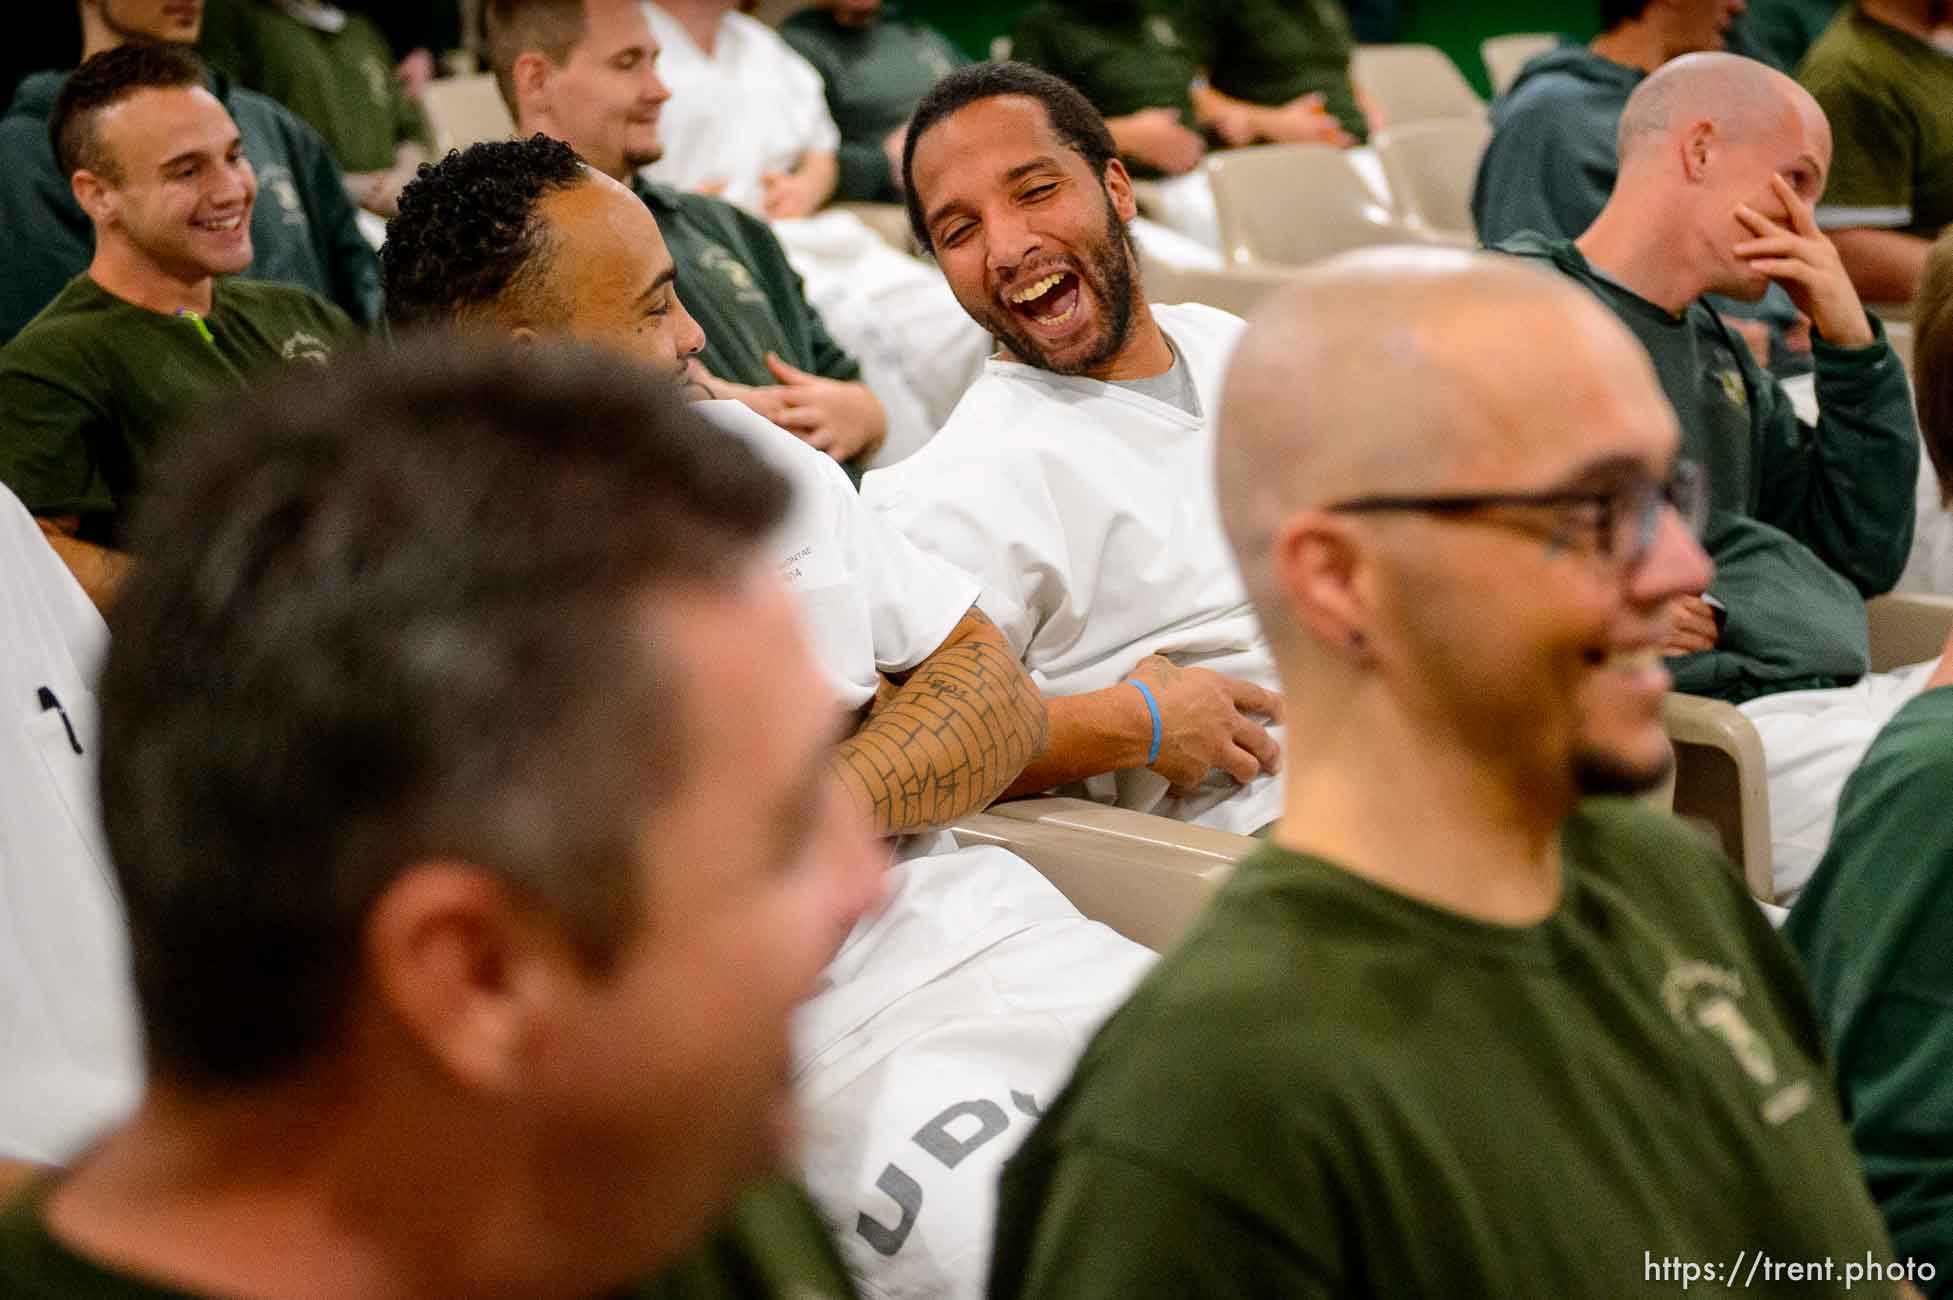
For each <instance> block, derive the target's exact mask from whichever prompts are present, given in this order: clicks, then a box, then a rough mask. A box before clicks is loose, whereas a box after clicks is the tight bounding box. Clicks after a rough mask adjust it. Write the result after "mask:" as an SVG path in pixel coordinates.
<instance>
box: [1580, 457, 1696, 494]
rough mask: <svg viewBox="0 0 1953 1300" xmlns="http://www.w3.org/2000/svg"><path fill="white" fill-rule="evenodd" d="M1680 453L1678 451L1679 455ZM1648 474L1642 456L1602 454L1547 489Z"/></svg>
mask: <svg viewBox="0 0 1953 1300" xmlns="http://www.w3.org/2000/svg"><path fill="white" fill-rule="evenodd" d="M1679 454H1680V453H1679V452H1678V453H1677V455H1679ZM1670 459H1671V460H1672V459H1673V457H1670ZM1647 476H1648V463H1647V462H1646V461H1644V460H1643V459H1641V457H1639V456H1633V455H1629V454H1628V453H1626V452H1616V453H1614V454H1613V455H1610V456H1602V457H1599V458H1598V459H1595V460H1590V461H1588V462H1587V463H1586V464H1584V465H1581V466H1580V467H1578V468H1577V469H1575V470H1573V471H1572V472H1571V473H1569V474H1567V475H1565V476H1564V477H1562V478H1561V479H1559V480H1558V481H1557V482H1556V483H1555V484H1553V485H1552V486H1551V487H1549V488H1548V489H1547V490H1548V491H1553V490H1554V489H1556V488H1562V487H1564V488H1577V487H1584V486H1586V485H1588V484H1593V483H1603V482H1607V481H1609V480H1615V479H1622V478H1629V477H1637V478H1644V479H1645V478H1646V477H1647Z"/></svg>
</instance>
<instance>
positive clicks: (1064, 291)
mask: <svg viewBox="0 0 1953 1300" xmlns="http://www.w3.org/2000/svg"><path fill="white" fill-rule="evenodd" d="M1080 296H1081V286H1080V284H1079V281H1078V276H1077V275H1076V274H1074V273H1073V272H1071V271H1053V272H1051V273H1050V274H1049V275H1046V276H1043V277H1042V278H1040V279H1037V280H1034V281H1032V282H1031V283H1030V284H1027V285H1025V286H1024V287H1023V288H1022V289H1019V290H1017V292H1015V293H1012V294H1008V295H1006V296H1005V298H1004V301H1005V302H1006V303H1008V304H1009V305H1010V309H1011V310H1012V311H1014V312H1016V313H1017V314H1018V315H1019V316H1022V317H1023V318H1024V319H1026V320H1028V321H1030V322H1032V323H1033V324H1035V325H1038V326H1041V327H1042V328H1044V329H1056V328H1058V327H1059V326H1062V325H1069V324H1070V323H1071V321H1072V318H1073V317H1075V316H1077V315H1078V301H1079V298H1080Z"/></svg>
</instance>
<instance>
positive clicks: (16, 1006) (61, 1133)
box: [0, 487, 142, 1162]
mask: <svg viewBox="0 0 1953 1300" xmlns="http://www.w3.org/2000/svg"><path fill="white" fill-rule="evenodd" d="M107 648H108V628H107V627H106V626H105V625H104V624H103V622H102V618H101V615H99V614H97V613H96V612H95V607H94V606H93V605H91V604H90V603H89V601H88V597H87V596H85V595H83V594H82V590H81V587H80V586H79V585H78V584H77V583H76V582H75V580H74V578H73V576H72V575H70V574H69V572H68V570H67V566H65V565H64V564H62V562H61V560H60V557H58V556H57V555H55V553H54V551H53V549H52V548H51V547H49V546H48V544H47V539H46V538H45V536H43V534H42V533H41V530H40V526H39V525H38V524H36V523H35V522H34V519H33V517H32V516H30V515H29V514H28V513H27V511H26V509H25V508H23V507H22V506H21V504H20V502H19V501H18V500H16V499H15V498H14V496H13V495H12V494H11V493H10V492H8V491H7V490H6V489H5V488H4V487H0V1156H11V1157H14V1158H18V1159H28V1160H39V1161H55V1162H58V1161H64V1160H66V1159H68V1158H69V1157H71V1156H72V1155H73V1154H74V1153H75V1151H76V1149H77V1148H78V1147H80V1146H81V1145H82V1144H84V1143H85V1142H87V1141H88V1140H89V1139H90V1138H92V1137H94V1136H95V1135H96V1134H97V1133H98V1132H100V1131H101V1130H102V1129H104V1128H106V1127H108V1126H109V1125H111V1124H113V1123H115V1122H116V1121H118V1120H120V1119H122V1118H123V1117H124V1116H125V1115H126V1114H127V1113H128V1112H129V1111H130V1109H132V1108H133V1107H134V1105H135V1103H136V1100H137V1098H138V1097H139V1096H140V1093H141V1087H142V1065H141V1056H140V1047H139V1042H138V1036H137V1030H136V1014H135V993H134V990H133V988H132V987H131V985H130V982H129V973H128V965H129V954H128V940H127V937H126V930H125V927H124V924H123V920H122V909H121V903H120V900H119V898H118V896H117V894H116V890H115V885H114V883H113V880H112V878H111V876H110V874H109V855H108V849H107V846H106V844H105V843H104V841H103V838H102V830H101V815H100V813H99V811H98V809H97V804H96V795H95V759H96V755H97V751H98V747H99V738H100V728H99V727H98V726H97V724H96V710H95V692H94V685H95V674H96V672H97V670H98V669H99V668H100V665H101V658H102V655H103V653H104V652H105V651H106V650H107ZM43 688H45V689H46V690H48V691H49V692H51V693H52V696H53V698H54V699H55V700H57V701H58V702H59V705H60V708H59V709H58V710H56V709H44V708H43V707H42V700H41V697H40V692H41V690H42V689H43ZM64 712H65V714H66V719H65V725H64V719H63V716H62V714H63V713H64ZM70 725H71V726H72V727H73V728H74V739H75V741H78V742H79V743H80V745H81V747H82V750H83V753H81V754H77V753H75V752H74V744H73V743H71V742H70V739H69V734H68V726H70Z"/></svg>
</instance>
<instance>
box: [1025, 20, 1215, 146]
mask: <svg viewBox="0 0 1953 1300" xmlns="http://www.w3.org/2000/svg"><path fill="white" fill-rule="evenodd" d="M1201 53H1202V52H1201V48H1200V44H1199V39H1198V36H1197V34H1196V33H1194V32H1191V31H1188V30H1185V29H1184V25H1183V21H1182V19H1181V18H1180V16H1179V14H1178V12H1177V7H1174V6H1169V5H1168V4H1167V3H1166V0H1067V2H1063V3H1061V2H1060V0H1044V3H1042V4H1039V5H1038V6H1037V7H1035V8H1033V9H1032V10H1031V11H1030V12H1029V13H1026V14H1025V15H1024V17H1023V18H1022V19H1020V20H1019V22H1018V24H1017V30H1016V32H1015V33H1014V34H1013V35H1012V37H1011V49H1010V54H1011V57H1012V58H1013V59H1017V60H1019V61H1020V62H1024V63H1030V64H1035V65H1036V66H1037V67H1040V68H1043V69H1044V70H1045V71H1046V72H1049V73H1052V74H1054V75H1056V76H1059V77H1062V78H1064V79H1065V80H1066V81H1069V82H1070V83H1071V84H1072V85H1074V86H1076V87H1077V88H1078V90H1079V92H1080V93H1082V94H1083V95H1084V96H1085V98H1087V99H1089V100H1091V101H1092V106H1093V107H1094V108H1096V109H1098V110H1099V112H1100V113H1102V114H1104V115H1105V116H1106V117H1125V116H1127V115H1128V114H1132V113H1137V112H1139V111H1140V110H1141V109H1144V108H1170V109H1172V110H1174V111H1175V112H1177V113H1178V114H1179V115H1180V120H1181V122H1183V123H1185V124H1186V125H1187V126H1190V127H1196V129H1197V126H1196V123H1195V120H1194V111H1193V98H1192V91H1193V79H1194V73H1195V72H1196V71H1198V70H1199V67H1200V62H1201ZM1127 163H1128V165H1129V166H1132V168H1133V174H1134V175H1136V176H1149V177H1150V176H1157V175H1159V172H1158V170H1157V169H1156V168H1152V167H1149V166H1146V165H1145V164H1135V163H1133V161H1132V160H1131V159H1128V160H1127Z"/></svg>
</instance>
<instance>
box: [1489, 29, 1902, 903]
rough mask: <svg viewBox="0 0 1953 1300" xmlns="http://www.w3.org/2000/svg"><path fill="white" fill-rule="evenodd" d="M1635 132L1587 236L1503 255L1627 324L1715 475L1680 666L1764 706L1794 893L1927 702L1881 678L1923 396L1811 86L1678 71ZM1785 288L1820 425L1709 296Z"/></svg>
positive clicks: (1765, 75)
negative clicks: (1893, 723) (1853, 276)
mask: <svg viewBox="0 0 1953 1300" xmlns="http://www.w3.org/2000/svg"><path fill="white" fill-rule="evenodd" d="M1620 137H1621V178H1620V182H1619V184H1617V185H1616V186H1615V189H1614V195H1613V197H1612V199H1610V200H1609V202H1608V205H1607V207H1606V209H1605V210H1604V211H1603V212H1602V213H1601V215H1600V217H1599V219H1598V220H1596V221H1595V222H1594V224H1593V226H1592V227H1591V228H1590V229H1588V230H1587V232H1586V233H1585V234H1583V235H1581V236H1580V238H1579V239H1578V240H1576V241H1573V242H1571V243H1569V242H1566V241H1552V240H1544V239H1540V238H1537V237H1523V238H1520V239H1515V240H1511V241H1508V242H1507V243H1505V244H1502V245H1500V247H1501V248H1502V249H1504V250H1505V251H1507V252H1512V253H1517V254H1520V255H1522V256H1525V257H1528V258H1532V259H1535V260H1537V261H1539V262H1541V263H1543V264H1545V265H1548V266H1552V267H1554V268H1556V269H1557V270H1559V271H1561V272H1563V273H1565V274H1566V275H1569V276H1572V277H1573V278H1574V279H1576V280H1578V281H1579V282H1580V283H1581V284H1582V285H1584V286H1585V287H1586V288H1588V289H1589V290H1590V291H1592V292H1593V293H1594V294H1595V295H1596V296H1598V297H1599V298H1600V299H1601V301H1603V302H1605V303H1606V304H1607V305H1608V306H1609V307H1610V308H1612V309H1613V311H1614V312H1615V314H1616V315H1618V316H1620V318H1621V319H1622V320H1623V321H1624V322H1626V324H1627V326H1628V328H1629V329H1631V330H1632V331H1633V332H1634V335H1635V337H1636V338H1638V339H1640V340H1641V343H1642V345H1643V346H1644V347H1645V348H1647V350H1648V352H1649V354H1650V355H1651V356H1652V357H1653V358H1654V365H1655V371H1656V374H1657V375H1658V376H1659V377H1660V379H1661V382H1662V386H1663V388H1664V389H1665V390H1666V392H1667V394H1668V400H1669V402H1670V403H1671V404H1672V405H1673V406H1674V408H1675V411H1676V413H1677V415H1678V416H1679V417H1680V418H1681V421H1682V444H1683V447H1684V448H1685V449H1686V450H1687V452H1688V454H1689V456H1690V457H1692V458H1693V459H1695V460H1697V461H1699V462H1700V463H1701V464H1702V465H1703V466H1704V468H1705V469H1706V470H1707V471H1708V476H1709V485H1710V493H1711V503H1712V507H1713V509H1712V514H1711V519H1710V523H1709V532H1708V536H1707V545H1708V548H1709V554H1710V555H1711V556H1712V557H1714V559H1715V561H1716V566H1717V573H1716V579H1715V582H1714V583H1713V584H1712V585H1709V586H1708V587H1706V588H1705V589H1704V590H1702V591H1696V592H1689V593H1685V595H1684V596H1683V597H1682V598H1681V599H1679V600H1678V601H1677V607H1678V608H1677V612H1676V618H1675V622H1674V627H1673V631H1672V634H1671V636H1670V638H1669V640H1668V641H1667V642H1666V643H1665V644H1664V646H1663V651H1664V653H1666V654H1668V655H1672V656H1679V657H1678V658H1676V659H1675V661H1674V662H1673V664H1672V668H1673V671H1674V675H1675V681H1676V685H1677V687H1678V688H1679V689H1681V690H1684V691H1690V692H1693V693H1696V694H1700V695H1714V696H1718V697H1720V698H1722V699H1725V700H1729V701H1731V702H1734V703H1738V704H1741V705H1743V708H1744V711H1745V712H1746V713H1748V714H1749V715H1750V716H1751V719H1752V720H1753V721H1754V722H1755V723H1756V724H1757V727H1758V729H1759V730H1760V731H1761V732H1762V735H1763V742H1764V751H1765V753H1766V755H1767V756H1768V758H1769V761H1770V775H1771V790H1770V815H1771V821H1772V824H1773V825H1772V836H1771V837H1772V839H1773V841H1774V842H1775V846H1776V855H1775V862H1776V885H1777V889H1778V891H1779V892H1780V893H1789V892H1791V891H1794V890H1795V889H1796V888H1798V887H1799V886H1800V885H1802V883H1803V881H1804V880H1805V878H1806V877H1807V876H1808V875H1809V873H1810V869H1811V868H1812V867H1813V866H1814V865H1815V864H1816V861H1817V856H1818V854H1819V853H1821V852H1822V851H1823V847H1824V841H1825V839H1826V838H1828V832H1829V826H1830V818H1831V813H1832V810H1833V809H1834V807H1835V806H1836V802H1837V792H1838V789H1839V787H1840V786H1841V785H1842V784H1843V782H1844V777H1845V776H1846V774H1848V773H1849V772H1850V770H1851V768H1852V767H1853V766H1855V765H1856V763H1857V760H1858V756H1859V755H1860V754H1861V753H1862V752H1863V750H1864V746H1865V745H1866V744H1867V743H1869V741H1870V740H1871V737H1872V735H1873V733H1874V732H1876V731H1877V729H1878V727H1879V726H1880V725H1882V724H1883V723H1884V721H1885V719H1886V718H1888V717H1890V716H1891V712H1892V710H1893V709H1895V708H1897V707H1898V705H1899V703H1900V702H1901V701H1902V700H1903V698H1904V696H1905V695H1906V694H1908V693H1909V692H1910V691H1911V690H1915V689H1917V684H1918V675H1917V674H1916V673H1915V674H1914V675H1912V676H1909V677H1893V678H1887V677H1882V676H1881V677H1870V678H1867V677H1866V672H1867V669H1868V666H1869V664H1868V657H1869V653H1870V650H1869V642H1868V635H1869V634H1868V630H1867V627H1866V622H1865V598H1866V597H1868V596H1874V595H1877V594H1879V593H1881V592H1884V591H1887V590H1889V589H1890V588H1891V586H1892V584H1893V583H1894V582H1895V581H1896V580H1897V579H1898V576H1899V573H1900V570H1901V569H1902V568H1903V567H1904V565H1905V562H1906V557H1907V555H1908V552H1909V550H1910V547H1911V543H1912V527H1913V501H1914V489H1915V484H1916V481H1917V477H1918V472H1919V436H1918V432H1917V426H1916V424H1915V422H1914V420H1913V414H1912V402H1911V396H1910V394H1909V393H1908V391H1907V388H1906V379H1905V372H1904V370H1903V368H1902V367H1901V366H1900V363H1899V359H1898V357H1897V356H1896V355H1895V354H1894V353H1893V351H1892V349H1891V347H1890V346H1889V345H1888V344H1887V343H1886V341H1885V337H1884V333H1883V330H1882V327H1880V326H1878V325H1877V324H1876V323H1875V322H1874V321H1873V320H1872V319H1871V318H1870V317H1868V316H1867V315H1866V313H1865V310H1864V308H1863V307H1862V306H1861V305H1860V304H1859V301H1858V296H1857V294H1856V293H1854V292H1853V290H1852V286H1851V281H1850V279H1849V277H1847V276H1846V275H1845V273H1844V269H1843V267H1842V266H1841V265H1840V264H1839V260H1838V254H1837V252H1836V251H1835V250H1834V249H1833V248H1832V247H1831V245H1830V244H1829V242H1828V241H1826V239H1825V238H1824V236H1823V235H1822V234H1821V233H1820V232H1819V230H1818V228H1817V225H1816V223H1815V220H1814V218H1813V216H1812V210H1811V205H1812V204H1813V203H1814V202H1815V201H1816V199H1817V196H1818V195H1819V194H1820V193H1821V192H1822V191H1823V188H1824V177H1825V171H1826V168H1827V166H1828V164H1829V162H1830V157H1831V148H1830V132H1829V131H1828V130H1827V129H1826V126H1825V122H1824V114H1823V113H1822V112H1821V111H1820V110H1819V109H1818V107H1817V105H1816V104H1815V103H1814V102H1813V101H1812V100H1811V97H1810V96H1809V95H1807V94H1806V93H1805V92H1804V91H1803V90H1802V89H1800V88H1799V87H1798V85H1797V83H1796V82H1794V81H1792V80H1790V79H1789V78H1788V77H1786V76H1784V75H1783V74H1782V73H1780V72H1777V71H1775V70H1773V69H1771V68H1769V67H1768V66H1766V65H1764V64H1762V63H1758V62H1756V61H1754V60H1751V59H1743V58H1738V57H1736V56H1735V55H1729V54H1697V55H1690V56H1687V57H1685V58H1681V59H1677V60H1674V61H1673V62H1671V63H1668V64H1666V65H1665V66H1664V67H1662V69H1661V70H1660V71H1658V72H1656V73H1654V74H1653V75H1652V76H1650V77H1649V78H1648V79H1647V80H1646V81H1645V82H1643V83H1642V84H1641V85H1640V86H1639V87H1637V88H1636V90H1635V92H1634V94H1633V96H1632V97H1631V98H1630V99H1629V100H1628V105H1627V108H1626V110H1625V111H1624V112H1623V114H1622V118H1621V132H1620ZM1772 283H1775V284H1779V285H1781V286H1783V288H1784V290H1785V291H1786V292H1787V293H1788V294H1789V295H1790V297H1791V299H1792V301H1793V302H1795V303H1796V305H1797V307H1798V309H1799V310H1800V311H1802V312H1803V313H1804V314H1805V315H1807V316H1809V317H1810V319H1811V322H1812V326H1813V333H1814V336H1815V344H1814V352H1815V359H1816V365H1817V378H1816V385H1817V402H1818V407H1819V410H1820V412H1821V414H1820V415H1819V417H1818V420H1817V423H1816V424H1815V425H1814V426H1813V425H1808V424H1805V423H1803V422H1802V421H1801V420H1799V419H1798V417H1797V414H1796V412H1795V410H1794V409H1793V407H1792V405H1791V401H1790V398H1789V396H1788V395H1787V394H1786V393H1785V392H1784V390H1783V388H1782V386H1781V385H1780V384H1778V383H1777V381H1776V380H1774V379H1772V378H1771V377H1770V376H1769V375H1767V374H1765V373H1764V372H1763V371H1761V370H1760V369H1759V368H1758V367H1757V365H1756V364H1755V362H1754V361H1753V360H1752V359H1751V356H1750V352H1749V349H1748V348H1747V347H1745V346H1744V345H1743V344H1742V343H1741V342H1739V341H1738V340H1737V339H1736V338H1735V337H1734V335H1733V334H1732V333H1731V331H1730V330H1729V329H1728V328H1727V327H1726V326H1725V325H1724V324H1723V322H1722V321H1720V320H1719V319H1718V318H1717V317H1716V316H1715V314H1714V313H1713V312H1711V311H1710V310H1709V309H1708V308H1707V307H1706V306H1705V305H1703V304H1702V303H1701V302H1699V301H1698V300H1699V299H1700V298H1701V296H1702V295H1703V294H1704V293H1708V292H1715V293H1721V294H1725V295H1728V296H1730V297H1734V298H1747V299H1752V300H1754V299H1756V298H1758V297H1760V296H1761V295H1762V294H1763V292H1764V291H1765V289H1766V288H1767V287H1768V286H1769V285H1771V284H1772ZM1861 678H1863V679H1864V680H1863V681H1861V680H1860V679H1861ZM1853 683H1857V686H1856V687H1854V688H1853V690H1852V691H1838V690H1830V691H1823V690H1814V689H1813V688H1827V687H1829V688H1836V687H1850V686H1852V685H1853ZM1786 693H1787V694H1786ZM1765 696H1768V697H1773V698H1768V699H1764V698H1759V697H1765Z"/></svg>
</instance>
